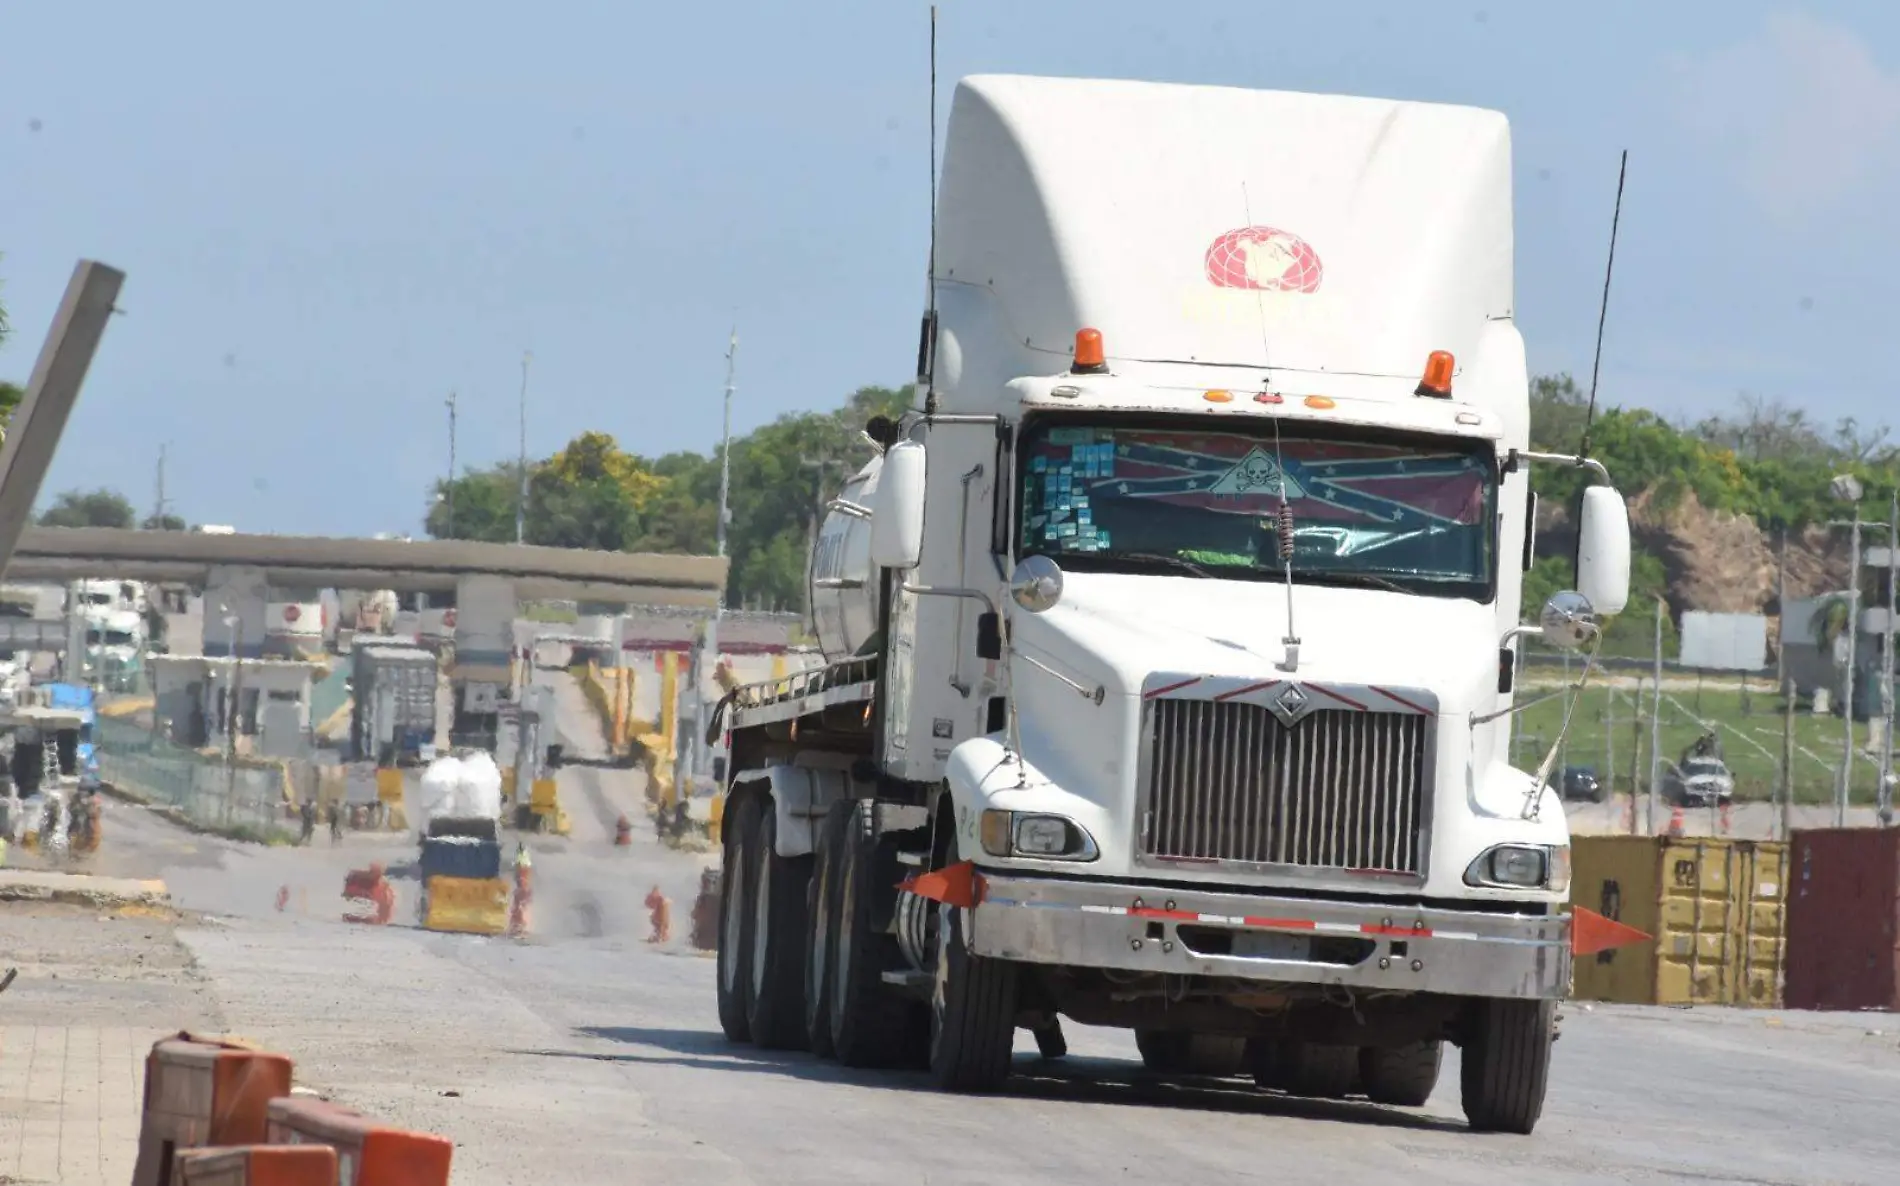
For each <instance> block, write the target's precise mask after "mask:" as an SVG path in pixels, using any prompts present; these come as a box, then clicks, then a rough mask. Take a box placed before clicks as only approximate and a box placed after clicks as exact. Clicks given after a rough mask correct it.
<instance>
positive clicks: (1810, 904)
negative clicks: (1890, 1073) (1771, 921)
mask: <svg viewBox="0 0 1900 1186" xmlns="http://www.w3.org/2000/svg"><path fill="white" fill-rule="evenodd" d="M1789 875H1790V881H1789V885H1788V991H1787V1000H1788V1007H1789V1008H1790V1009H1886V1010H1892V1011H1900V830H1896V829H1892V828H1827V829H1816V830H1814V831H1802V832H1796V833H1795V834H1794V836H1793V838H1792V839H1791V840H1790V841H1789Z"/></svg>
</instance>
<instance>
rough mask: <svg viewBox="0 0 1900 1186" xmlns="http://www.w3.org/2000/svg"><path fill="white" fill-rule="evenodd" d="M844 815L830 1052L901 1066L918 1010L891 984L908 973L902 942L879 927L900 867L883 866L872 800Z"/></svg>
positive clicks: (863, 1063)
mask: <svg viewBox="0 0 1900 1186" xmlns="http://www.w3.org/2000/svg"><path fill="white" fill-rule="evenodd" d="M833 810H834V811H838V810H842V811H843V813H844V815H845V821H844V824H843V836H842V841H843V842H842V843H841V844H840V845H839V846H838V858H839V859H838V873H839V881H838V888H837V891H836V892H837V895H838V913H837V921H838V928H837V930H836V931H835V932H834V933H833V934H834V937H835V939H836V943H835V945H834V947H833V948H832V964H831V1046H832V1049H833V1051H834V1052H835V1053H836V1054H837V1056H838V1061H839V1062H841V1063H843V1064H844V1065H846V1066H848V1067H889V1066H894V1065H899V1064H901V1063H902V1062H903V1061H904V1060H905V1058H906V1056H907V1055H908V1054H909V1052H910V1050H911V1049H912V1048H913V1046H914V1043H913V1042H912V1041H911V1035H912V1034H914V1033H915V1030H914V1028H913V1026H914V1014H915V1008H914V1005H915V1003H914V1002H912V1001H910V1000H907V999H905V998H904V997H902V996H900V995H899V994H898V993H897V992H896V991H895V990H894V989H892V988H891V987H890V986H889V985H887V984H885V983H884V973H885V972H888V971H893V970H896V969H898V968H902V967H905V966H906V964H905V963H904V956H903V952H902V951H900V950H899V949H898V946H897V939H896V937H895V936H892V935H888V934H885V933H884V932H883V931H881V930H877V929H875V928H874V925H873V924H874V920H875V919H876V917H877V912H876V909H875V907H876V905H877V894H878V893H879V892H880V891H881V890H882V889H883V888H884V887H888V886H895V885H896V884H897V881H898V878H897V872H896V861H895V860H894V859H892V860H888V861H887V860H885V859H883V858H884V856H885V855H886V854H885V853H884V852H882V851H881V847H880V845H879V842H878V835H877V827H876V823H877V814H876V806H875V805H874V804H873V803H871V802H870V801H868V800H857V801H850V802H846V803H843V804H840V805H839V807H836V808H833Z"/></svg>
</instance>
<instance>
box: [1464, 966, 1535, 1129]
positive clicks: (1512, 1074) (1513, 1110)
mask: <svg viewBox="0 0 1900 1186" xmlns="http://www.w3.org/2000/svg"><path fill="white" fill-rule="evenodd" d="M1556 1008H1557V1007H1556V1005H1555V1004H1554V1003H1553V1002H1551V1001H1499V1000H1484V1001H1478V1002H1476V1003H1475V1005H1474V1007H1473V1010H1472V1015H1471V1018H1470V1023H1469V1024H1470V1028H1469V1029H1468V1030H1467V1031H1466V1036H1465V1043H1464V1055H1463V1057H1462V1058H1461V1059H1460V1065H1459V1068H1458V1069H1459V1075H1458V1078H1459V1085H1458V1086H1459V1090H1460V1094H1461V1095H1462V1096H1463V1102H1464V1107H1465V1119H1466V1120H1468V1121H1469V1122H1470V1123H1471V1127H1472V1128H1475V1129H1477V1130H1478V1131H1479V1132H1509V1133H1517V1134H1520V1135H1523V1136H1528V1135H1530V1132H1531V1130H1532V1129H1534V1128H1536V1127H1537V1118H1538V1117H1539V1116H1541V1115H1542V1114H1543V1111H1544V1087H1545V1085H1546V1083H1547V1082H1548V1080H1549V1078H1550V1042H1551V1030H1552V1023H1553V1020H1554V1016H1553V1015H1554V1014H1555V1012H1556Z"/></svg>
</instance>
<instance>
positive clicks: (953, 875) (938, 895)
mask: <svg viewBox="0 0 1900 1186" xmlns="http://www.w3.org/2000/svg"><path fill="white" fill-rule="evenodd" d="M897 888H898V889H901V890H909V891H910V892H911V893H913V894H916V895H917V896H918V897H920V898H928V899H930V900H931V901H932V902H943V903H945V904H947V905H950V906H960V907H962V908H963V909H965V910H968V909H970V908H971V907H972V906H975V905H976V904H977V903H978V902H981V901H982V900H983V875H982V874H980V873H978V872H977V871H976V866H975V865H974V864H972V863H971V862H969V861H963V862H960V863H958V864H955V865H951V866H950V867H949V868H947V869H938V870H937V871H936V872H934V873H919V874H918V875H917V876H915V877H911V878H907V879H905V881H904V882H903V883H902V884H901V885H899V886H898V887H897Z"/></svg>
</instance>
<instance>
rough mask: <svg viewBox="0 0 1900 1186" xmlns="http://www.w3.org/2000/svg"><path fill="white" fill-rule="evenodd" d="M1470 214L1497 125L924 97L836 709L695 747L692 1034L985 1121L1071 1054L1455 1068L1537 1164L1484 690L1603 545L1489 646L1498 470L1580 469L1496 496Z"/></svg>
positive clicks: (1522, 413) (1504, 146)
mask: <svg viewBox="0 0 1900 1186" xmlns="http://www.w3.org/2000/svg"><path fill="white" fill-rule="evenodd" d="M1108 127H1112V128H1115V129H1116V130H1117V131H1116V134H1117V137H1118V147H1117V150H1116V151H1115V152H1114V153H1108V154H1104V153H1101V152H1100V151H1098V148H1097V139H1096V137H1095V136H1094V134H1093V133H1094V130H1095V129H1099V128H1108ZM1422 177H1429V178H1430V179H1431V183H1430V184H1429V185H1427V184H1422V183H1421V182H1420V180H1419V179H1420V178H1422ZM1510 212H1511V206H1510V151H1509V131H1508V126H1507V125H1506V123H1505V121H1504V119H1503V117H1502V116H1500V115H1498V114H1496V113H1494V112H1486V111H1478V110H1473V109H1467V108H1458V107H1447V106H1439V105H1431V104H1418V103H1395V102H1387V101H1382V100H1370V99H1358V98H1348V97H1338V96H1314V95H1296V94H1288V93H1281V92H1255V91H1242V90H1234V89H1228V88H1211V87H1186V86H1161V85H1155V84H1144V83H1122V82H1103V81H1090V80H1073V79H1028V78H1015V77H987V78H978V79H971V80H966V81H965V82H964V83H963V84H962V85H961V86H959V88H958V90H957V94H956V99H955V103H954V105H953V108H952V113H951V123H950V134H949V138H948V141H947V145H946V150H945V158H944V172H943V181H942V188H941V190H940V195H939V215H938V221H939V226H940V238H939V241H938V243H937V244H936V245H935V250H934V251H933V258H934V261H935V265H936V272H935V275H934V276H933V277H932V289H931V302H930V308H929V310H928V312H927V313H926V316H925V318H924V323H923V332H922V339H921V342H920V347H919V363H920V365H919V370H920V372H921V381H920V392H921V399H920V406H918V407H916V408H914V409H912V410H911V411H910V412H908V413H907V414H905V415H904V416H903V417H902V418H901V420H899V421H897V422H895V423H892V422H888V421H886V422H882V423H878V424H873V425H868V426H867V429H866V431H867V434H868V435H870V436H871V437H872V438H873V439H874V440H876V441H877V442H878V444H879V446H880V455H879V456H878V457H877V458H875V459H874V460H873V461H871V462H870V463H869V464H868V465H866V467H865V468H864V470H863V471H862V472H860V473H859V474H858V475H857V476H856V477H855V478H854V479H853V480H852V482H851V484H849V485H847V487H846V488H845V491H844V493H843V494H842V495H841V497H840V498H839V499H838V500H837V501H835V502H834V503H833V504H832V507H831V517H830V518H829V519H828V520H827V523H826V524H825V527H824V529H823V531H821V533H820V536H819V541H818V544H817V550H816V552H815V553H814V556H813V559H812V573H813V578H812V583H813V604H814V617H815V622H814V628H815V629H814V632H815V633H816V634H817V636H818V637H819V638H820V640H821V641H822V643H823V644H824V646H825V649H826V657H827V659H828V660H829V662H828V664H827V666H826V667H824V668H821V669H818V670H817V671H815V672H806V673H800V674H799V675H797V676H793V677H790V678H788V679H786V680H781V681H774V682H771V683H768V684H762V685H753V686H749V687H743V688H739V689H736V690H735V691H734V692H733V693H731V694H730V695H729V696H728V698H727V701H726V702H725V703H724V704H723V705H722V714H721V717H720V719H719V720H718V721H717V722H716V725H717V726H723V727H724V728H725V729H727V730H728V731H729V732H730V734H731V747H732V755H733V756H732V763H731V765H732V768H733V773H732V775H731V783H730V791H729V799H728V804H727V807H726V810H725V816H724V818H725V819H726V821H727V826H726V829H725V836H724V840H725V846H726V853H725V855H726V871H725V878H726V894H725V903H726V906H725V909H726V910H727V914H726V916H725V919H724V922H723V924H722V925H724V927H725V931H724V935H723V937H722V942H721V944H720V960H721V975H720V993H719V1005H720V1017H721V1021H722V1024H723V1025H724V1027H725V1029H726V1032H727V1033H728V1035H730V1036H733V1037H735V1038H743V1039H747V1040H752V1041H758V1042H762V1043H764V1044H767V1045H786V1044H791V1045H797V1044H807V1045H810V1046H813V1047H814V1048H817V1049H819V1050H820V1052H821V1053H833V1054H835V1055H837V1056H838V1057H839V1058H841V1059H843V1060H844V1061H846V1062H850V1063H858V1064H863V1065H872V1064H876V1063H878V1062H880V1061H889V1060H893V1059H895V1060H900V1061H901V1060H903V1059H905V1058H906V1057H915V1058H916V1060H917V1061H918V1062H919V1063H920V1064H921V1065H928V1066H929V1068H930V1070H931V1072H932V1074H933V1075H934V1077H935V1078H936V1080H937V1082H938V1083H939V1084H940V1085H942V1086H945V1087H949V1088H956V1089H969V1090H985V1089H992V1088H995V1087H997V1086H999V1085H1000V1084H1001V1083H1002V1082H1003V1081H1004V1080H1005V1079H1006V1078H1007V1076H1008V1074H1009V1069H1010V1049H1011V1045H1012V1042H1013V1037H1014V1034H1015V1031H1016V1030H1017V1029H1019V1028H1028V1029H1030V1030H1032V1031H1033V1032H1035V1033H1036V1034H1037V1035H1038V1038H1039V1040H1040V1041H1042V1042H1043V1044H1044V1048H1045V1050H1052V1049H1059V1048H1060V1039H1059V1037H1056V1036H1055V1035H1058V1034H1059V1022H1058V1020H1057V1019H1058V1018H1061V1017H1068V1018H1071V1019H1074V1020H1076V1021H1079V1022H1082V1023H1086V1024H1094V1025H1115V1026H1123V1027H1127V1028H1129V1029H1132V1030H1134V1031H1135V1035H1136V1040H1137V1046H1138V1048H1139V1049H1140V1050H1141V1053H1142V1056H1143V1058H1144V1060H1145V1061H1146V1062H1147V1063H1148V1064H1149V1065H1150V1067H1151V1068H1153V1069H1155V1070H1158V1071H1195V1072H1199V1073H1217V1074H1232V1073H1237V1072H1240V1071H1246V1072H1248V1073H1250V1074H1251V1075H1252V1076H1253V1078H1254V1080H1255V1082H1256V1083H1257V1084H1259V1085H1260V1086H1261V1087H1263V1088H1271V1089H1274V1090H1284V1091H1289V1092H1292V1093H1294V1094H1300V1095H1309V1096H1340V1095H1345V1094H1349V1093H1356V1094H1364V1095H1367V1096H1369V1097H1371V1098H1373V1099H1375V1100H1378V1101H1381V1102H1386V1103H1400V1104H1419V1103H1423V1102H1424V1099H1425V1097H1426V1096H1427V1095H1428V1094H1429V1093H1430V1091H1431V1089H1432V1086H1433V1085H1434V1084H1435V1082H1436V1079H1437V1075H1438V1067H1439V1061H1440V1056H1441V1052H1442V1049H1443V1045H1444V1043H1445V1042H1447V1041H1450V1042H1453V1043H1456V1044H1458V1045H1461V1046H1462V1047H1463V1049H1464V1066H1465V1068H1466V1073H1465V1079H1464V1082H1463V1084H1462V1088H1463V1099H1464V1106H1465V1110H1466V1114H1467V1116H1468V1118H1469V1119H1470V1121H1471V1123H1472V1124H1473V1126H1474V1127H1477V1128H1480V1129H1493V1130H1508V1131H1517V1132H1528V1131H1530V1129H1531V1128H1532V1127H1533V1126H1534V1125H1535V1123H1536V1121H1537V1118H1538V1115H1539V1113H1540V1110H1541V1106H1542V1099H1543V1091H1544V1084H1545V1081H1546V1072H1547V1068H1548V1060H1549V1050H1550V1042H1551V1039H1552V1037H1553V1034H1554V1007H1555V1003H1556V1002H1557V1001H1558V1000H1559V999H1561V998H1562V997H1563V996H1564V994H1565V992H1566V991H1567V987H1568V980H1569V969H1570V946H1569V941H1570V937H1569V923H1568V918H1567V916H1566V914H1565V913H1564V910H1563V907H1564V904H1565V902H1566V901H1567V897H1568V889H1569V885H1568V880H1569V836H1568V831H1567V828H1566V825H1565V821H1564V812H1563V807H1562V803H1561V799H1560V795H1559V792H1558V789H1557V787H1556V781H1557V780H1556V779H1555V778H1554V777H1553V774H1552V771H1551V769H1550V767H1551V765H1552V761H1553V760H1554V753H1555V750H1554V748H1553V754H1552V757H1551V758H1549V759H1547V760H1546V761H1545V763H1544V766H1543V769H1541V770H1540V771H1539V772H1537V773H1530V772H1525V771H1521V770H1517V769H1514V768H1513V767H1512V766H1511V765H1510V764H1509V754H1510V745H1509V742H1510V730H1511V717H1512V712H1513V710H1514V708H1515V703H1514V700H1513V689H1512V686H1511V673H1512V671H1513V670H1514V658H1515V649H1516V648H1517V647H1519V646H1521V645H1525V644H1526V643H1527V642H1530V641H1533V640H1542V642H1544V643H1547V644H1551V645H1557V646H1561V647H1565V648H1567V649H1582V650H1588V649H1589V648H1590V647H1591V646H1593V644H1594V641H1595V640H1596V639H1597V638H1599V637H1600V619H1601V618H1602V617H1603V616H1606V615H1608V614H1613V613H1615V612H1617V611H1619V610H1620V609H1621V608H1622V606H1623V602H1624V600H1625V599H1626V598H1627V592H1628V564H1629V558H1628V553H1629V532H1628V521H1627V513H1626V510H1625V508H1624V504H1623V501H1622V499H1621V497H1620V496H1619V495H1618V494H1617V493H1616V491H1615V490H1614V489H1613V488H1612V487H1610V486H1609V485H1608V484H1607V480H1600V481H1598V482H1597V483H1596V484H1594V485H1592V486H1590V487H1589V488H1588V489H1587V490H1586V491H1585V493H1584V495H1583V497H1582V501H1581V507H1580V515H1579V520H1578V522H1579V540H1580V544H1579V555H1578V573H1579V586H1580V587H1579V589H1578V590H1575V591H1570V592H1566V593H1564V594H1562V595H1560V596H1559V597H1557V598H1555V599H1553V600H1552V602H1551V603H1550V604H1549V605H1547V606H1544V607H1532V612H1533V614H1534V615H1535V620H1534V621H1533V622H1530V623H1526V622H1525V621H1524V620H1523V616H1522V612H1521V607H1520V593H1521V588H1522V579H1523V572H1524V570H1525V569H1526V568H1528V566H1529V563H1530V559H1531V557H1532V554H1533V549H1532V540H1531V527H1532V523H1533V522H1534V496H1533V495H1532V494H1531V490H1530V474H1529V468H1530V466H1531V465H1532V464H1557V465H1563V466H1568V467H1580V468H1589V467H1590V466H1591V463H1589V462H1588V461H1587V459H1584V458H1578V457H1559V458H1551V457H1545V456H1543V455H1540V454H1536V453H1533V452H1531V451H1530V449H1529V442H1528V435H1529V396H1528V371H1527V367H1526V365H1525V359H1524V347H1523V340H1522V338H1521V336H1520V335H1519V333H1518V331H1517V329H1516V327H1515V325H1514V324H1513V321H1512V313H1513V303H1514V302H1513V289H1512V276H1511V255H1512V247H1511V216H1510ZM1594 470H1595V472H1596V473H1597V475H1598V477H1599V478H1602V479H1606V477H1607V476H1606V475H1602V473H1601V467H1594ZM900 882H901V884H902V888H901V889H897V890H895V891H889V890H885V889H884V888H883V887H885V886H889V885H896V884H898V883H900ZM808 887H809V892H807V891H808ZM794 898H795V899H797V900H801V901H807V902H808V903H809V904H808V905H806V906H800V905H798V904H797V903H796V902H794V901H790V899H794ZM866 969H870V970H868V971H867V970H866ZM907 1035H914V1038H915V1040H914V1041H912V1039H911V1037H907ZM907 1043H909V1044H908V1045H907ZM906 1050H909V1051H913V1052H914V1054H913V1055H906V1054H905V1053H904V1052H905V1051H906Z"/></svg>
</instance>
